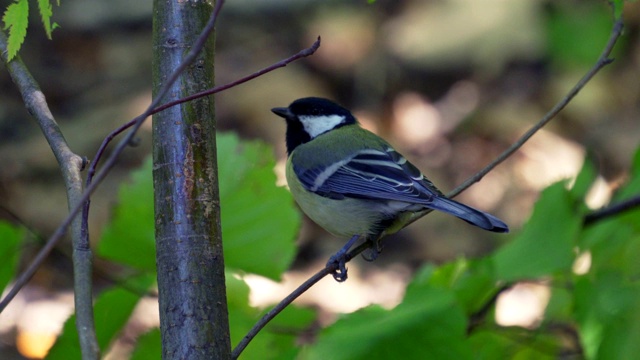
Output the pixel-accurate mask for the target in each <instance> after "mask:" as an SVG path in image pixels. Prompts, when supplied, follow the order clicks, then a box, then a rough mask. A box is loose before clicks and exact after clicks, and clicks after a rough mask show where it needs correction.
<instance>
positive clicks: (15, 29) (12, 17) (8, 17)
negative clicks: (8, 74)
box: [2, 0, 29, 61]
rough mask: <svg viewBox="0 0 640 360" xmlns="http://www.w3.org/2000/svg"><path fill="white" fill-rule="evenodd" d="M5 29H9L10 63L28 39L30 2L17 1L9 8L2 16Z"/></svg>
mask: <svg viewBox="0 0 640 360" xmlns="http://www.w3.org/2000/svg"><path fill="white" fill-rule="evenodd" d="M2 21H3V22H4V29H5V30H7V29H9V38H8V41H7V42H8V44H7V52H8V59H9V61H10V60H11V59H13V58H14V57H15V56H16V54H18V50H20V47H21V46H22V43H24V39H25V38H26V37H27V27H28V26H29V2H28V0H16V2H14V3H13V4H11V5H9V6H8V7H7V10H6V11H5V12H4V15H3V16H2Z"/></svg>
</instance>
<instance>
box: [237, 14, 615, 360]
mask: <svg viewBox="0 0 640 360" xmlns="http://www.w3.org/2000/svg"><path fill="white" fill-rule="evenodd" d="M622 28H623V22H622V20H621V18H620V19H618V20H616V21H615V23H614V25H613V29H612V31H611V36H610V37H609V41H608V42H607V44H606V46H605V48H604V50H603V51H602V54H601V55H600V57H599V58H598V60H597V62H596V64H595V65H594V66H593V67H592V68H591V69H590V70H589V71H588V72H587V73H586V74H585V75H584V77H583V78H582V79H580V81H578V83H577V84H576V85H575V86H574V87H573V88H572V89H571V90H570V91H569V93H567V95H566V96H565V97H564V98H562V100H560V102H558V103H557V104H556V105H555V106H554V107H553V108H552V109H551V110H550V111H549V112H548V113H547V114H546V115H545V116H544V117H543V118H542V119H541V120H540V121H538V123H536V124H535V125H534V126H533V127H532V128H531V129H530V130H529V131H527V132H526V133H525V134H524V135H522V136H521V137H520V138H519V139H518V140H517V141H516V142H515V143H514V144H513V145H512V146H510V147H509V148H508V149H507V150H505V151H504V152H503V153H502V154H500V155H499V156H498V157H497V158H496V159H495V160H494V161H492V162H491V163H490V164H489V165H487V166H486V167H484V168H483V169H482V170H480V171H479V172H478V173H476V174H475V175H473V176H472V177H470V178H469V179H468V180H466V181H465V182H464V183H462V184H461V185H460V186H458V187H457V188H455V189H454V190H453V191H451V192H450V193H449V194H447V196H448V197H455V196H456V195H458V194H460V193H461V192H463V191H464V190H466V189H467V188H469V187H470V186H471V185H473V184H474V183H476V182H478V181H480V180H481V179H482V178H483V177H484V176H485V175H486V174H487V173H489V172H490V171H491V170H492V169H493V168H495V167H496V166H497V165H498V164H500V163H501V162H503V161H504V160H505V159H507V158H508V157H509V156H511V155H512V154H513V153H514V152H516V151H517V150H518V149H519V148H520V147H521V146H522V145H523V144H524V143H525V142H526V141H527V140H528V139H529V138H531V137H532V136H533V135H534V134H535V133H536V132H537V131H538V130H540V129H541V128H542V127H543V126H544V125H546V124H547V123H548V122H549V121H551V119H553V118H554V117H555V116H556V115H558V113H559V112H560V111H561V110H562V109H563V108H564V107H565V106H566V105H567V104H568V103H569V102H570V101H571V99H573V98H574V97H575V96H576V95H577V94H578V92H580V90H581V89H582V88H583V87H584V86H585V85H586V84H587V83H588V82H589V81H590V80H591V78H593V76H594V75H595V74H596V73H598V71H600V70H601V69H602V68H603V67H605V66H606V65H608V64H610V63H611V62H612V61H613V60H611V59H609V55H610V54H611V50H612V49H613V46H614V45H615V43H616V41H617V40H618V38H619V37H620V35H621V34H622ZM424 215H426V213H425V214H424ZM415 220H417V219H415ZM415 220H414V221H415ZM412 222H413V221H412ZM412 222H410V223H412ZM410 223H409V224H410ZM409 224H407V225H409ZM369 247H370V244H369V243H367V242H365V243H362V244H360V245H359V246H358V247H356V248H354V249H352V250H351V251H349V253H348V254H347V256H346V262H348V261H350V260H351V259H353V258H354V257H356V256H358V255H359V254H360V253H362V252H363V251H364V250H366V249H368V248H369ZM335 269H336V266H335V264H328V265H327V266H326V267H325V268H324V269H322V270H320V271H319V272H317V273H316V274H315V275H313V276H312V277H311V278H309V279H308V280H307V281H305V282H304V283H303V284H302V285H300V287H298V288H296V289H295V290H294V291H293V292H292V293H291V294H290V295H289V296H287V297H286V298H284V299H283V300H282V301H281V302H280V303H278V304H277V305H276V306H275V307H274V308H273V309H272V310H271V311H269V312H268V313H266V314H265V315H264V316H263V317H262V318H261V319H260V320H259V321H258V322H257V323H256V324H255V325H254V327H253V328H252V329H251V330H250V331H249V333H247V335H246V336H245V337H244V338H243V339H242V341H240V343H238V345H237V346H236V348H235V349H234V350H233V352H232V356H233V358H234V359H235V358H237V357H238V356H239V355H240V353H242V351H243V350H244V349H245V348H246V346H247V345H248V344H249V342H250V341H251V340H252V339H253V338H254V337H255V336H256V335H257V334H258V332H259V331H260V330H261V329H262V328H264V326H266V324H267V323H269V321H271V320H272V319H273V318H274V317H275V316H276V315H277V314H278V313H279V312H281V311H282V310H283V309H284V308H285V307H286V306H288V305H289V304H290V303H291V302H292V301H293V300H295V299H296V298H298V297H299V296H300V295H302V293H304V292H305V291H306V290H307V289H309V287H311V286H312V285H313V284H315V283H317V282H318V281H320V280H321V279H322V278H323V277H325V276H327V275H328V274H331V273H333V271H335Z"/></svg>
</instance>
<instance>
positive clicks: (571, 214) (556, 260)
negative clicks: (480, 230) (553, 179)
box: [493, 182, 582, 281]
mask: <svg viewBox="0 0 640 360" xmlns="http://www.w3.org/2000/svg"><path fill="white" fill-rule="evenodd" d="M581 225H582V216H581V214H579V213H577V212H576V211H575V206H574V201H573V200H572V197H571V196H570V194H569V192H568V191H567V190H566V189H565V187H564V183H563V182H558V183H556V184H554V185H551V186H550V187H548V188H547V189H545V190H544V191H543V192H542V194H541V195H540V199H539V200H538V202H537V203H536V205H535V207H534V210H533V215H531V218H530V219H529V222H528V223H527V224H526V226H525V227H524V230H523V231H522V233H521V234H519V236H518V237H517V238H515V239H514V240H513V241H512V242H511V243H509V244H507V245H505V246H503V247H502V248H501V249H499V250H498V251H497V252H496V253H495V254H494V255H493V261H494V264H495V271H496V274H497V277H498V278H499V279H502V280H507V281H511V280H518V279H532V278H537V277H540V276H545V275H550V274H551V273H553V272H557V271H568V270H570V269H571V266H572V264H573V260H574V252H573V247H574V240H575V238H576V236H577V234H578V232H579V230H580V228H581Z"/></svg>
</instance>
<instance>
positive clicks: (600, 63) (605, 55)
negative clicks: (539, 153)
mask: <svg viewBox="0 0 640 360" xmlns="http://www.w3.org/2000/svg"><path fill="white" fill-rule="evenodd" d="M623 27H624V23H623V22H622V17H620V18H619V19H617V20H616V21H615V22H614V23H613V28H612V29H611V36H609V40H608V41H607V44H606V45H605V47H604V50H602V53H601V54H600V57H598V60H597V62H596V64H595V65H594V66H593V67H591V69H589V71H587V73H586V74H585V75H584V76H583V77H582V79H580V81H578V83H577V84H576V85H575V86H574V87H573V88H572V89H571V90H570V91H569V92H568V93H567V95H565V96H564V97H563V98H562V99H561V100H560V101H559V102H558V103H557V104H556V105H555V106H554V107H553V108H552V109H551V110H549V112H548V113H546V114H545V116H544V117H543V118H542V119H540V121H538V123H536V124H535V125H534V126H533V127H531V129H529V130H528V131H527V132H526V133H524V134H523V135H522V136H521V137H520V138H519V139H518V141H516V142H515V143H513V145H511V146H509V148H508V149H506V150H505V151H504V152H502V154H500V155H499V156H498V157H497V158H496V159H495V160H493V161H492V162H491V163H490V164H489V165H487V166H485V167H484V168H483V169H482V170H480V171H478V173H476V174H475V175H473V176H472V177H470V178H469V179H467V180H466V181H465V182H463V183H462V184H460V186H458V187H457V188H455V189H454V190H453V191H451V192H450V193H449V194H447V196H449V197H455V196H457V195H458V194H460V193H461V192H463V191H464V190H466V189H467V188H469V186H471V185H473V184H474V183H477V182H478V181H480V180H481V179H482V178H483V177H484V176H485V175H487V174H488V173H489V172H490V171H491V170H493V168H495V167H496V166H498V165H499V164H500V163H501V162H503V161H504V160H506V159H507V158H508V157H509V156H511V155H513V153H515V152H516V151H517V150H518V149H520V148H521V147H522V145H524V143H525V142H527V140H529V139H530V138H531V137H532V136H533V135H534V134H535V133H536V132H538V130H540V129H542V128H543V127H544V126H545V125H546V124H547V123H548V122H549V121H551V119H553V118H554V117H556V115H558V113H560V111H562V109H564V108H565V106H567V104H569V102H570V101H571V100H572V99H573V98H574V97H575V96H576V95H578V93H579V92H580V90H582V88H583V87H584V86H585V85H586V84H587V83H588V82H589V81H590V80H591V78H593V77H594V76H595V75H596V74H597V73H598V72H599V71H600V70H601V69H602V68H603V67H605V66H607V65H609V64H610V63H612V62H613V59H610V58H609V55H610V54H611V50H613V47H614V45H615V44H616V42H617V41H618V38H619V37H620V35H621V34H622V29H623Z"/></svg>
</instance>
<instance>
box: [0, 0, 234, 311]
mask: <svg viewBox="0 0 640 360" xmlns="http://www.w3.org/2000/svg"><path fill="white" fill-rule="evenodd" d="M223 4H224V1H223V0H218V1H216V5H215V8H214V10H213V12H212V13H211V17H210V18H209V21H208V22H207V25H206V26H205V28H204V29H203V30H202V33H201V35H200V36H199V37H198V39H197V40H196V42H195V43H194V44H193V46H192V47H191V50H190V51H189V53H188V54H187V56H186V57H185V58H184V61H183V62H182V64H180V66H179V67H178V68H176V70H175V71H174V72H173V73H172V74H171V76H169V78H168V79H167V81H166V82H165V84H164V86H163V87H162V88H161V89H160V91H159V92H158V94H157V96H156V98H155V99H154V100H153V101H152V102H151V104H150V105H149V107H148V108H147V109H146V110H145V111H144V112H143V113H142V114H141V115H139V116H138V117H136V118H135V119H134V123H133V125H132V128H131V130H130V131H129V133H128V134H127V135H126V136H125V137H124V138H123V139H122V140H121V141H120V142H119V143H118V144H117V145H116V147H115V148H114V150H113V152H112V153H111V155H110V156H109V158H107V160H106V162H105V164H104V166H103V167H102V169H101V170H100V172H98V173H97V174H96V175H95V177H94V178H93V182H92V183H91V184H90V185H89V186H87V187H86V189H85V191H84V192H83V193H82V196H80V197H79V199H78V200H77V202H76V203H75V205H74V206H73V208H71V210H70V211H69V215H68V216H67V218H66V219H65V220H64V221H63V222H62V223H61V224H60V226H58V228H57V229H56V230H55V232H54V233H53V234H52V235H51V237H49V239H48V240H47V243H46V245H45V246H44V247H43V248H42V249H41V250H40V252H39V253H38V254H37V255H36V257H35V258H34V260H32V262H31V264H30V265H29V266H28V267H27V268H26V269H25V271H24V272H22V274H21V275H20V276H19V277H18V278H17V279H16V282H15V283H14V285H13V287H12V288H11V290H10V291H9V292H8V293H7V295H6V296H5V297H4V298H3V299H2V301H0V312H1V311H2V310H4V308H6V306H7V305H8V304H9V302H10V301H11V300H12V299H13V298H14V297H15V296H16V294H17V293H18V291H20V289H21V288H22V287H23V286H24V285H25V284H26V283H27V282H28V281H29V280H30V279H31V277H32V276H33V274H34V273H35V272H36V270H37V269H38V267H39V266H40V265H41V264H42V262H43V261H44V259H45V258H46V257H47V255H48V254H49V252H51V250H52V249H53V247H54V246H55V245H56V244H57V242H58V241H59V240H60V239H61V238H62V236H64V234H65V232H66V231H67V229H68V228H69V226H70V224H71V223H72V221H74V219H75V218H76V215H77V214H78V212H80V210H81V209H82V208H83V207H84V203H85V202H86V201H87V200H88V199H89V197H90V196H91V194H92V193H93V192H94V191H95V190H96V188H97V187H98V185H99V184H100V183H101V182H102V180H104V178H105V177H106V176H107V174H108V173H109V172H110V171H111V169H112V168H113V166H114V165H115V164H116V162H117V160H118V157H119V156H120V154H122V152H123V151H124V149H125V148H126V147H127V146H128V145H129V143H130V142H131V141H132V139H133V137H134V136H135V134H136V132H137V131H138V129H139V128H140V126H141V125H142V123H143V122H144V120H145V119H146V118H147V117H148V116H149V115H150V114H151V112H152V110H153V109H154V108H155V107H157V106H158V105H159V104H160V102H161V101H162V98H163V97H164V96H165V95H166V93H167V92H168V91H169V89H170V88H171V86H172V85H173V84H174V83H175V82H176V80H177V79H178V77H179V76H180V74H181V73H182V71H184V69H185V68H186V67H187V66H188V65H189V64H190V63H192V62H193V60H194V59H195V57H196V56H197V54H198V53H199V52H200V50H202V48H203V46H204V44H205V42H206V40H207V38H208V37H209V35H210V34H211V32H212V31H213V29H214V26H215V23H216V19H217V18H218V14H219V13H220V10H221V9H222V5H223Z"/></svg>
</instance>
